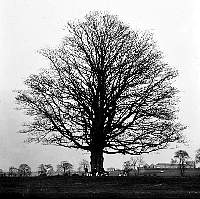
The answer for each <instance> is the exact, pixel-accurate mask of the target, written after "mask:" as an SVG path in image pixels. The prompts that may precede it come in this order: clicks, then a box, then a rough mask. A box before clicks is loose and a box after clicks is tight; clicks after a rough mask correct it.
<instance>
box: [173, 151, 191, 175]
mask: <svg viewBox="0 0 200 199" xmlns="http://www.w3.org/2000/svg"><path fill="white" fill-rule="evenodd" d="M174 158H175V159H177V160H178V161H179V168H180V171H181V176H184V171H185V164H186V160H187V159H188V158H189V155H188V153H187V152H186V151H184V150H178V151H176V152H175V155H174Z"/></svg>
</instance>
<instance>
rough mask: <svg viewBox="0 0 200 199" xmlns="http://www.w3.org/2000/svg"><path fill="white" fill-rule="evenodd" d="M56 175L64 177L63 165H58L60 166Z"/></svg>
mask: <svg viewBox="0 0 200 199" xmlns="http://www.w3.org/2000/svg"><path fill="white" fill-rule="evenodd" d="M56 173H57V174H58V175H63V174H64V169H63V167H62V165H61V164H58V165H57V170H56Z"/></svg>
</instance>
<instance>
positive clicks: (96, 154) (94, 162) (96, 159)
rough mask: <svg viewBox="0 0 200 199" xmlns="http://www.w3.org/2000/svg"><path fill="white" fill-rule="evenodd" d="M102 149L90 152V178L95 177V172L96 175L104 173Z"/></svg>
mask: <svg viewBox="0 0 200 199" xmlns="http://www.w3.org/2000/svg"><path fill="white" fill-rule="evenodd" d="M103 161H104V158H103V149H102V150H98V149H96V150H92V151H91V162H90V165H91V172H92V176H96V174H97V172H98V174H100V173H102V172H103V171H104V168H103Z"/></svg>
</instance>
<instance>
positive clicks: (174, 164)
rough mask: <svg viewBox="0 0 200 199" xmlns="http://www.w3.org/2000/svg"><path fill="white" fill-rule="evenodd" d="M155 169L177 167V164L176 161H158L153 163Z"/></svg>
mask: <svg viewBox="0 0 200 199" xmlns="http://www.w3.org/2000/svg"><path fill="white" fill-rule="evenodd" d="M155 168H156V169H177V168H179V164H177V163H158V164H156V165H155Z"/></svg>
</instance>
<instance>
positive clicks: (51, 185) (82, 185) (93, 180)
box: [0, 176, 200, 199]
mask: <svg viewBox="0 0 200 199" xmlns="http://www.w3.org/2000/svg"><path fill="white" fill-rule="evenodd" d="M7 196H12V197H13V198H60V199H61V198H101V199H104V198H115V199H121V198H200V177H134V176H132V177H122V176H117V177H114V176H113V177H112V176H108V177H82V176H80V177H75V176H74V177H67V176H66V177H64V176H52V177H24V178H22V177H21V178H20V177H1V178H0V197H1V198H3V197H7Z"/></svg>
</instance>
